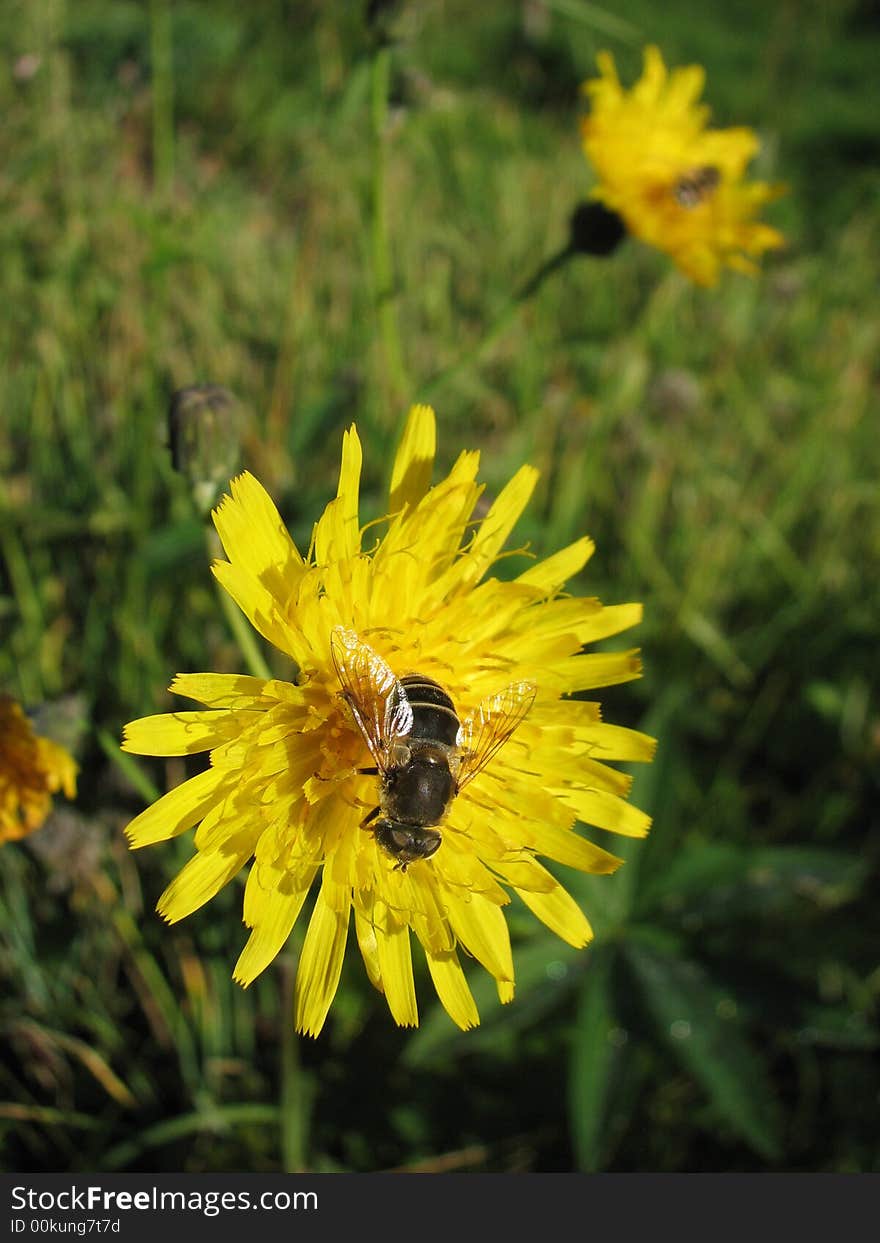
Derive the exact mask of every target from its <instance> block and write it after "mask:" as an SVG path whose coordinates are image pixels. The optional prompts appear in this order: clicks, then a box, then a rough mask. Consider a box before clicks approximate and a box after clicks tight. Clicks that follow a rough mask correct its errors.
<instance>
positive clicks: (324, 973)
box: [123, 406, 654, 1035]
mask: <svg viewBox="0 0 880 1243" xmlns="http://www.w3.org/2000/svg"><path fill="white" fill-rule="evenodd" d="M435 446H436V426H435V418H434V412H433V411H432V410H431V409H429V408H428V407H426V406H416V407H414V408H413V409H412V411H411V412H410V416H409V420H408V422H407V426H406V429H405V431H404V434H403V437H402V439H401V442H400V445H399V447H398V449H397V453H396V457H395V460H394V462H393V465H392V469H391V476H390V478H391V486H390V494H389V502H388V516H387V518H386V519H385V524H384V530H382V527H381V526H378V525H376V524H371V525H370V530H369V536H368V539H365V540H364V541H363V542H362V534H363V529H362V527H361V521H360V517H359V480H360V469H361V445H360V441H359V439H358V435H357V432H356V430H355V428H354V427H351V429H350V430H349V431H348V432H347V433H346V434H345V436H344V439H343V446H342V464H341V468H340V476H339V486H338V490H337V495H336V497H335V498H334V499H333V500H331V501H330V503H329V504H328V505H327V507H326V509H325V510H324V513H323V515H322V516H321V518H320V519H319V520H318V522H317V524H316V525H315V529H314V535H313V538H312V542H311V547H310V549H309V552H308V554H307V556H305V557H304V556H303V555H302V554H301V553H300V551H299V550H298V549H297V548H296V546H295V544H294V542H293V540H292V539H291V537H290V535H289V534H288V532H287V530H286V528H285V526H284V524H283V522H282V520H281V518H280V516H279V514H278V511H277V510H276V508H275V506H274V505H273V503H272V501H271V500H270V498H269V497H268V495H267V494H266V492H265V491H264V489H263V488H262V487H261V485H260V484H259V483H258V482H257V480H256V479H255V478H253V476H252V475H250V474H243V475H240V476H239V477H238V478H236V479H234V480H233V481H232V484H231V488H230V492H231V495H229V496H227V497H225V498H224V500H223V501H222V502H221V504H220V506H219V507H218V509H217V510H216V511H215V513H214V520H215V523H216V526H217V530H218V532H219V535H220V538H221V541H222V543H223V547H224V550H225V552H226V556H227V557H228V560H227V561H218V562H217V563H215V565H214V567H213V568H214V572H215V574H216V576H217V578H218V579H219V581H220V582H221V583H222V584H223V586H224V587H225V588H226V590H227V591H229V593H230V594H231V595H232V597H233V599H234V600H235V601H236V602H237V603H238V605H239V606H240V607H241V608H242V610H243V611H244V612H245V614H246V615H247V617H248V618H249V620H250V621H251V623H252V624H253V625H254V626H255V627H256V629H257V630H258V631H259V632H260V633H261V634H262V635H263V636H264V637H265V638H266V639H268V640H269V641H270V642H271V643H273V644H274V645H275V646H276V647H277V648H278V649H279V650H280V651H281V652H282V653H285V654H286V655H287V656H288V657H289V658H290V661H291V672H290V676H289V680H283V679H280V678H279V679H273V680H269V681H263V680H262V679H259V678H253V677H247V676H244V675H233V674H211V673H201V674H180V675H178V677H177V678H175V680H174V681H173V683H172V685H171V689H172V691H174V692H175V693H177V694H179V695H183V696H186V697H188V698H190V699H194V700H197V701H199V702H201V703H202V704H204V705H205V708H204V709H199V710H195V711H180V712H172V713H168V714H165V715H161V716H154V717H148V718H145V719H143V720H140V721H134V722H132V723H131V724H129V725H127V726H126V729H125V741H124V743H123V746H124V748H125V749H126V750H129V751H133V752H136V753H139V754H147V755H182V754H193V753H197V752H205V751H210V766H209V767H208V768H206V769H205V771H204V772H202V773H201V774H199V775H198V776H196V777H193V778H191V779H190V780H189V781H186V782H184V783H183V784H182V785H180V786H178V787H177V788H176V789H173V790H171V791H170V792H169V793H168V794H166V795H164V797H163V798H161V799H160V800H159V801H158V802H157V803H155V804H153V805H152V806H151V807H148V808H147V809H146V810H145V811H144V812H142V813H141V815H139V816H137V817H136V818H135V819H134V820H133V821H132V823H131V824H130V825H129V826H128V829H127V834H128V838H129V842H130V844H131V846H132V847H134V848H138V847H141V846H146V845H151V844H154V843H157V842H160V841H165V840H168V839H170V838H173V837H176V836H178V835H179V834H182V833H185V832H187V831H188V830H190V829H192V828H193V827H194V826H197V827H196V832H195V840H194V844H195V853H194V854H193V856H192V858H191V860H190V861H189V863H187V864H186V866H185V867H184V869H183V871H182V872H181V873H180V874H179V875H178V876H177V877H176V879H175V880H173V881H172V882H171V884H170V885H169V886H168V888H167V889H166V890H165V892H164V893H163V894H162V896H161V898H160V899H159V904H158V909H159V911H160V913H161V914H162V915H163V917H164V918H165V919H167V920H168V921H169V922H171V923H173V922H175V921H177V920H179V919H182V918H184V917H185V916H187V915H189V914H191V913H192V912H193V911H195V910H197V909H198V908H199V907H201V906H202V905H203V904H204V903H206V902H208V901H209V900H210V899H211V898H212V897H213V896H214V895H215V894H216V893H217V892H218V891H219V890H220V889H221V888H222V886H223V885H225V884H226V883H227V882H228V881H229V880H231V879H232V877H233V876H235V875H236V873H237V872H239V871H240V870H241V869H242V868H243V867H245V866H246V865H247V864H248V863H249V862H250V871H249V874H248V878H247V884H246V886H245V891H244V911H243V914H244V922H245V924H246V925H247V926H248V927H249V928H250V929H251V933H250V937H249V939H248V941H247V944H246V945H245V946H244V949H243V951H242V953H241V956H240V958H239V960H238V963H237V964H236V967H235V971H234V975H235V978H236V979H237V980H238V981H239V982H240V983H241V984H243V985H245V986H246V985H248V984H250V983H251V981H252V980H253V979H255V977H256V976H257V975H258V974H259V973H260V972H261V971H263V970H264V969H265V968H266V967H267V966H268V964H269V963H270V962H271V961H272V960H273V959H274V957H275V956H276V955H277V954H278V952H279V951H280V949H281V948H282V946H283V945H284V943H285V941H286V940H287V938H288V936H289V935H290V932H291V930H292V928H293V926H294V923H295V922H296V920H297V919H298V918H299V917H300V915H301V913H302V911H303V910H304V909H309V911H310V913H309V916H308V927H307V931H306V934H305V940H304V944H303V949H302V953H301V955H300V960H299V966H298V972H297V982H296V1014H295V1022H296V1026H297V1028H298V1030H299V1031H301V1032H305V1033H308V1034H310V1035H317V1034H318V1033H319V1032H320V1030H321V1028H322V1026H323V1024H324V1021H325V1019H326V1016H327V1013H328V1011H329V1009H330V1006H331V1003H332V1001H333V997H334V994H335V992H336V988H337V985H338V983H339V978H340V973H341V970H342V963H343V958H344V954H345V951H346V945H347V942H348V939H349V932H350V925H351V922H352V920H351V914H352V911H353V912H354V925H355V932H356V941H357V945H358V948H359V949H360V952H361V955H362V957H363V960H364V965H365V968H366V971H367V975H368V978H369V979H370V981H371V983H372V984H373V985H374V986H375V987H376V988H377V989H378V990H379V991H380V992H382V993H384V995H385V998H386V1000H387V1003H388V1006H389V1009H390V1010H391V1013H392V1016H393V1018H394V1020H395V1021H396V1022H397V1023H398V1024H400V1025H401V1026H413V1025H415V1024H417V1023H418V1007H417V999H416V988H415V971H414V964H413V956H412V949H413V941H415V942H416V943H417V944H418V946H419V947H420V949H421V952H422V953H423V954H424V959H425V962H426V965H427V969H428V973H429V975H430V978H431V981H432V983H433V985H434V988H435V989H436V991H437V994H438V996H439V998H440V1001H441V1002H442V1004H443V1005H444V1007H445V1008H446V1010H447V1011H448V1013H449V1014H450V1016H451V1017H452V1019H453V1020H454V1021H455V1022H456V1023H457V1024H458V1025H459V1026H460V1027H461V1028H464V1029H467V1028H470V1027H473V1026H474V1025H475V1024H477V1023H478V1022H479V1015H478V1013H477V1008H476V1005H475V1003H474V998H473V995H472V993H471V991H470V987H469V984H468V980H467V977H466V974H465V971H464V968H463V966H462V961H461V955H462V953H464V955H465V956H466V957H467V958H473V959H476V961H477V962H478V963H479V964H480V965H481V966H482V967H483V968H484V969H485V970H486V971H488V972H489V973H490V974H491V975H492V976H493V977H494V979H495V981H496V983H497V990H498V995H499V997H500V998H501V1000H502V1001H510V1000H511V998H512V997H513V992H514V963H513V954H512V949H511V944H510V939H509V935H508V929H507V922H506V919H505V916H504V909H503V908H504V907H505V906H506V905H507V904H508V903H509V902H510V901H511V897H512V895H514V894H515V895H517V896H518V897H519V898H521V899H522V901H523V902H524V904H525V905H526V907H528V908H529V909H530V910H531V911H532V912H533V913H534V914H535V916H536V917H537V918H538V919H539V920H541V921H542V922H543V923H544V924H546V925H547V926H548V927H549V928H551V929H552V930H553V932H555V933H556V934H557V935H558V936H560V937H561V938H562V939H564V940H565V941H567V942H568V943H569V944H571V945H574V946H584V945H586V944H587V942H588V941H589V940H590V937H591V935H592V934H591V930H590V925H589V923H588V921H587V919H586V917H585V915H584V914H583V912H582V911H581V910H580V909H579V908H578V906H577V904H576V903H575V902H574V900H573V899H572V898H571V897H570V895H569V894H568V893H567V892H566V891H565V889H564V888H563V887H562V885H560V884H559V882H558V881H557V880H556V879H555V877H554V876H553V875H552V874H551V872H549V871H548V870H547V869H546V868H545V867H544V866H543V865H542V864H541V863H540V862H539V857H543V858H545V859H550V860H554V861H556V862H557V863H559V864H562V865H564V866H567V867H574V868H577V869H580V870H582V871H586V872H595V873H609V872H613V871H614V870H615V868H616V867H617V866H618V865H619V863H620V860H619V859H618V858H617V857H615V856H614V855H613V854H611V853H609V852H608V851H607V850H605V849H604V848H603V847H602V846H599V845H597V844H595V843H593V842H592V841H590V840H589V839H588V838H586V837H585V836H583V835H581V833H579V832H577V831H576V829H575V825H576V822H577V821H578V820H581V821H583V822H585V823H588V824H593V825H597V826H600V827H602V828H604V829H607V830H610V831H612V832H617V833H623V834H627V835H631V836H641V835H643V834H644V833H646V832H647V829H648V826H649V823H650V821H649V818H648V817H647V816H646V815H645V814H644V813H643V812H640V811H638V810H637V809H636V808H634V807H632V806H631V805H630V804H629V803H628V802H627V801H626V794H627V792H628V789H629V784H630V779H629V778H628V777H627V776H625V775H624V774H622V773H621V772H619V771H618V770H616V769H615V768H614V767H613V766H612V763H609V761H610V762H613V761H639V760H642V761H646V760H650V759H651V756H652V754H653V749H654V743H653V740H652V739H650V738H647V737H646V736H645V735H644V734H641V733H639V732H637V731H635V730H630V729H625V728H621V727H617V726H613V725H608V724H605V723H604V722H603V721H602V720H601V715H600V710H599V705H598V704H597V703H594V702H587V701H585V700H582V699H573V698H571V697H570V696H571V695H572V694H573V693H574V692H578V691H583V690H586V689H589V688H591V687H599V686H608V685H611V684H613V683H616V682H624V681H628V680H629V679H631V678H635V677H638V676H639V671H640V664H639V659H638V655H637V653H636V652H635V651H634V650H628V651H618V652H597V653H585V652H584V651H583V648H584V645H585V644H589V643H592V642H595V641H597V640H600V639H604V638H606V637H608V636H609V635H614V634H616V633H619V632H620V631H622V630H625V629H627V628H628V627H630V626H632V625H635V624H636V623H637V622H638V621H639V619H640V617H641V608H640V606H639V605H635V604H625V605H617V606H614V607H611V608H603V606H602V605H601V604H600V602H599V601H598V600H595V599H582V598H578V597H573V596H569V595H567V594H565V593H564V591H563V588H564V584H565V582H566V580H568V579H570V578H571V577H573V576H574V575H576V574H577V573H578V572H579V571H580V570H581V569H582V567H583V566H584V564H585V563H586V562H587V560H588V558H589V556H590V554H591V552H592V548H593V545H592V543H591V541H590V540H588V539H580V540H578V541H576V542H575V543H574V544H572V545H570V546H569V547H568V548H564V549H563V550H561V551H560V552H557V553H555V554H554V555H553V556H551V557H549V558H547V559H546V560H544V561H535V562H532V563H531V564H530V565H529V567H528V568H527V569H526V570H525V571H524V572H523V573H521V574H520V575H519V577H518V578H515V579H513V580H512V581H501V580H499V579H497V578H495V577H493V576H492V575H491V570H492V567H493V565H494V563H495V562H496V561H497V559H498V558H499V557H500V556H502V555H503V549H504V545H505V543H506V541H507V538H508V536H509V534H510V532H511V530H512V528H513V526H514V524H515V523H516V521H517V519H518V518H519V515H520V513H521V512H522V510H523V509H524V508H525V506H526V504H527V503H528V501H529V498H530V496H531V493H532V490H533V488H534V486H535V482H536V479H537V472H536V471H534V470H533V469H532V468H531V467H529V466H524V467H522V468H521V469H520V470H519V471H518V472H517V473H516V474H515V475H514V477H513V479H512V480H511V481H510V483H509V484H508V485H507V486H506V487H505V488H503V489H502V490H501V492H500V493H499V495H498V496H497V498H496V499H495V500H494V502H493V503H492V505H491V506H490V507H489V509H488V511H487V513H486V514H485V516H484V517H483V518H482V519H481V520H479V519H475V518H474V517H473V514H474V510H475V506H476V504H477V501H478V499H479V497H480V494H481V491H482V487H481V485H480V484H479V483H478V482H477V470H478V467H479V454H477V453H473V452H465V453H462V454H461V456H460V457H459V458H458V460H457V462H456V463H455V465H454V466H453V467H452V470H451V471H450V472H449V474H448V475H447V477H446V478H445V479H443V480H441V481H440V482H439V483H437V484H435V485H434V486H433V487H431V486H430V480H431V472H432V467H433V462H434V454H435ZM377 531H382V534H381V537H380V538H379V539H378V541H377V538H376V532H377ZM340 627H341V628H342V630H343V632H344V633H345V634H347V635H349V636H351V635H354V636H356V637H357V640H358V641H359V642H361V643H364V644H367V645H368V646H369V648H370V649H371V650H372V651H373V652H375V653H376V654H377V655H378V656H379V657H381V659H382V661H384V662H386V664H387V666H388V667H389V668H390V670H391V671H392V672H393V674H394V675H395V676H396V677H397V678H404V677H405V676H406V675H408V674H413V673H418V674H419V675H422V676H423V677H427V678H430V679H433V680H434V681H435V682H436V683H438V684H439V686H440V687H442V688H443V690H444V691H445V692H446V693H447V694H448V696H449V697H450V699H451V701H452V703H453V705H454V707H455V712H456V713H457V715H458V717H459V718H460V720H462V721H466V720H467V719H468V718H469V717H470V716H471V715H472V714H473V715H474V716H475V718H478V711H477V709H478V705H480V704H485V703H486V701H487V699H489V698H490V697H492V696H495V695H497V694H498V693H499V692H501V691H503V690H504V688H507V687H510V686H511V685H527V686H528V687H529V688H532V687H534V688H536V691H535V698H534V702H533V703H531V701H530V707H529V710H528V712H527V714H526V716H525V718H524V719H523V720H522V721H521V722H520V723H519V724H518V725H517V727H516V728H515V730H514V732H513V734H512V736H511V737H510V738H509V740H508V741H507V742H506V743H505V744H504V745H503V746H502V747H501V749H500V750H499V751H497V753H496V754H494V755H493V757H492V759H491V761H490V762H489V763H488V764H487V765H486V766H485V767H484V768H483V770H482V771H480V772H479V773H478V775H476V776H475V777H474V778H473V780H471V781H469V782H468V784H467V785H466V786H464V787H463V788H462V789H461V790H460V792H459V793H458V794H457V795H456V796H455V797H454V798H453V799H452V802H451V805H450V807H449V810H448V814H447V815H446V817H445V819H444V820H443V822H442V823H441V825H440V834H441V841H440V845H439V848H438V849H437V850H436V853H433V854H431V855H430V857H424V858H418V859H416V860H415V861H413V862H410V863H409V864H408V866H407V867H406V868H405V869H403V868H401V867H400V866H399V862H400V860H399V859H396V858H395V856H394V855H393V854H392V853H389V850H388V849H383V844H382V840H381V839H380V838H379V837H378V835H377V833H375V832H374V831H372V830H371V828H370V825H369V824H364V820H365V817H367V815H368V813H369V812H370V811H371V809H372V808H374V807H376V805H377V802H378V801H379V778H378V777H377V776H376V775H371V774H369V773H363V772H359V771H358V770H359V769H363V768H366V767H369V766H371V765H372V764H373V763H374V760H373V758H372V757H371V755H370V754H369V752H368V749H367V744H366V742H365V739H364V736H363V735H362V734H361V732H360V730H359V728H358V727H357V724H356V722H355V719H354V717H353V714H352V711H351V710H350V707H349V705H348V703H347V702H346V700H345V699H344V698H343V696H342V694H341V693H340V692H341V689H342V687H341V683H340V677H339V675H338V673H337V668H336V666H335V665H334V659H333V653H332V650H331V643H332V642H334V641H335V642H336V643H337V644H338V642H339V634H340V631H339V628H340ZM334 634H335V636H336V638H335V640H334V639H333V636H334ZM337 658H338V652H337ZM379 719H381V717H380V718H379ZM311 892H315V897H314V901H313V902H312V904H311V907H310V908H308V900H309V895H310V893H311Z"/></svg>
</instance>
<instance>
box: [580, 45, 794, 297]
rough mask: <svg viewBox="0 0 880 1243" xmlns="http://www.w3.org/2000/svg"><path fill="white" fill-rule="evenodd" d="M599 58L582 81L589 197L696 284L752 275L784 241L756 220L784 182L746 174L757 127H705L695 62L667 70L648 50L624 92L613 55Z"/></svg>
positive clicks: (656, 54)
mask: <svg viewBox="0 0 880 1243" xmlns="http://www.w3.org/2000/svg"><path fill="white" fill-rule="evenodd" d="M597 63H598V66H599V76H598V77H597V78H592V79H590V80H589V81H587V82H585V83H584V85H583V88H582V89H583V91H584V93H585V94H586V95H588V96H589V100H590V111H589V113H588V115H586V116H585V117H584V118H583V119H582V122H581V136H582V141H583V147H584V152H585V154H586V156H587V158H588V160H589V161H590V163H591V164H592V166H593V168H594V170H595V172H596V176H597V178H598V184H597V185H596V187H595V189H594V190H593V197H594V199H597V200H598V201H599V202H601V203H602V204H603V205H604V206H605V207H606V208H608V209H610V210H611V211H613V212H615V213H617V215H618V216H620V218H621V219H622V220H623V222H624V224H625V226H626V228H627V230H628V232H629V233H631V234H632V235H633V236H634V237H637V238H639V239H640V240H641V241H643V242H647V243H648V245H650V246H654V247H656V248H657V249H658V250H662V251H663V252H664V253H665V254H668V255H669V256H670V257H671V258H672V259H673V260H674V262H675V263H676V264H677V266H678V267H679V268H680V270H681V271H682V272H684V274H685V275H686V276H688V277H689V278H690V279H691V280H692V281H694V282H695V283H696V284H698V285H715V284H716V283H717V281H718V278H719V274H720V271H721V269H722V268H723V267H730V268H736V269H738V270H739V271H741V272H747V273H750V274H753V273H754V272H756V271H757V264H756V262H755V260H756V259H758V258H760V256H761V255H762V254H763V253H764V252H765V251H767V250H773V249H775V248H777V247H779V246H782V245H783V244H784V238H783V237H782V234H781V233H779V232H778V231H777V230H776V229H774V228H772V227H771V226H770V225H767V224H764V223H763V222H762V221H760V220H759V219H758V215H759V213H760V212H761V209H762V208H763V207H764V205H765V204H766V203H769V202H771V201H772V200H773V199H776V198H778V197H779V196H780V194H782V193H784V188H783V187H781V186H778V185H769V184H768V183H767V182H763V181H751V182H750V181H747V180H746V168H747V165H748V164H749V163H750V161H751V160H752V158H753V157H754V156H755V154H756V153H757V151H758V147H759V142H758V136H757V135H756V134H755V132H754V130H751V129H749V128H747V127H745V126H740V127H736V128H729V129H713V128H711V127H710V126H709V125H708V119H709V109H708V108H707V107H706V105H705V104H700V103H698V100H699V98H700V96H701V94H702V92H703V85H704V81H705V73H704V71H703V69H702V67H701V66H700V65H688V66H687V67H685V68H681V69H674V70H672V72H669V71H668V70H667V68H666V65H665V64H664V62H663V57H662V56H661V54H660V51H659V49H658V48H656V47H653V46H651V47H647V48H646V49H645V52H644V65H643V71H642V76H641V78H640V79H639V80H638V82H636V83H635V85H634V86H633V87H631V88H630V89H629V90H625V89H624V88H623V87H622V86H621V84H620V79H619V78H618V75H617V69H616V67H615V64H614V58H613V57H612V56H611V55H610V53H608V52H602V53H600V55H599V57H598V59H597Z"/></svg>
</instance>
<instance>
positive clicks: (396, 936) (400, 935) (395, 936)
mask: <svg viewBox="0 0 880 1243" xmlns="http://www.w3.org/2000/svg"><path fill="white" fill-rule="evenodd" d="M373 926H374V928H375V931H376V944H377V948H378V953H379V968H380V970H381V973H382V984H383V986H384V990H385V997H386V999H387V1001H388V1008H389V1009H390V1011H391V1013H392V1015H393V1017H394V1021H395V1023H397V1024H398V1026H400V1027H418V1025H419V1012H418V1009H417V1007H416V988H415V983H414V981H413V969H412V952H411V949H410V942H409V928H408V927H407V925H406V924H405V923H403V921H402V920H399V919H396V918H395V916H394V914H393V912H392V911H390V910H389V908H388V907H387V906H386V905H385V904H384V903H383V902H377V903H376V908H375V911H374V914H373Z"/></svg>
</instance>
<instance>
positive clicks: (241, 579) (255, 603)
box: [211, 561, 297, 660]
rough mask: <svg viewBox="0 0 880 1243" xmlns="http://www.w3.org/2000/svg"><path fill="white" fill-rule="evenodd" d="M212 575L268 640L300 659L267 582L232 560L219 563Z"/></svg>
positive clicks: (282, 650) (215, 563) (213, 565)
mask: <svg viewBox="0 0 880 1243" xmlns="http://www.w3.org/2000/svg"><path fill="white" fill-rule="evenodd" d="M211 573H212V574H213V575H214V577H215V578H216V579H217V582H218V583H219V584H220V586H221V587H222V588H223V590H224V591H225V592H226V594H227V595H228V596H230V597H231V598H232V599H233V600H234V601H235V603H236V604H237V605H238V607H239V608H240V609H241V611H242V613H244V615H245V617H246V618H247V619H248V621H249V622H250V623H251V625H252V626H253V627H254V629H255V630H257V631H258V632H259V633H260V634H261V635H262V636H263V638H264V639H268V640H269V642H270V643H273V644H274V645H275V647H277V648H278V650H279V651H281V652H284V653H286V654H287V655H288V656H290V657H292V658H293V659H294V660H295V659H296V654H297V650H296V644H295V640H294V636H293V634H292V633H291V631H290V628H289V627H288V626H287V625H286V623H285V620H284V615H283V613H282V611H281V606H280V605H279V603H278V601H277V599H276V598H275V596H273V594H272V592H271V591H270V590H269V589H268V587H266V586H265V584H264V583H262V582H260V581H259V580H258V579H256V578H254V577H253V576H252V575H251V574H249V573H248V572H247V571H246V570H244V569H242V567H241V566H238V565H233V564H232V563H231V562H229V561H215V562H214V563H213V564H212V566H211Z"/></svg>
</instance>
